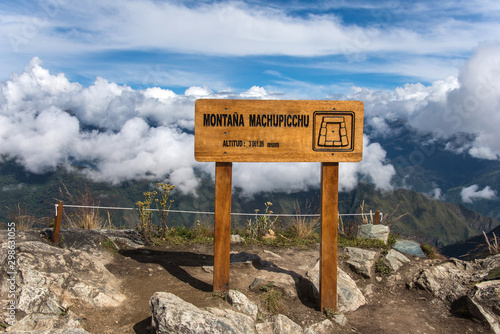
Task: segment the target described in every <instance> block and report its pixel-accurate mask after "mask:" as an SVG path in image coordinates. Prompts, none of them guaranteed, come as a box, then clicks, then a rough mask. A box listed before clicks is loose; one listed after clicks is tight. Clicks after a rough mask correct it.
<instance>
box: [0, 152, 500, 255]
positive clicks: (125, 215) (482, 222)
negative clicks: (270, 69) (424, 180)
mask: <svg viewBox="0 0 500 334" xmlns="http://www.w3.org/2000/svg"><path fill="white" fill-rule="evenodd" d="M198 176H200V177H201V184H200V186H199V188H198V189H197V195H196V196H192V195H183V194H181V193H180V192H178V191H174V192H173V193H172V197H171V198H172V199H173V200H174V203H173V205H172V209H174V210H187V211H208V212H212V211H213V210H214V183H213V181H212V180H210V179H209V178H208V177H206V176H205V177H203V176H202V175H198ZM155 182H157V180H142V181H133V182H125V183H123V184H120V185H111V184H108V183H98V182H93V181H91V180H89V179H87V178H85V177H84V176H82V175H81V174H80V173H78V172H68V171H66V170H64V169H58V170H57V171H56V172H53V173H47V174H45V175H42V176H39V175H34V174H29V173H25V172H23V171H22V169H21V168H20V167H19V166H17V164H15V163H14V162H12V161H7V162H4V163H1V164H0V191H1V196H0V222H7V221H9V220H10V219H11V218H10V217H9V211H12V209H14V208H16V207H17V205H18V204H19V205H20V206H21V207H22V208H23V209H25V211H26V213H27V214H29V215H32V216H35V217H37V218H38V219H39V221H40V222H41V224H42V223H43V222H44V220H43V217H48V219H50V218H51V217H53V215H54V204H55V203H56V202H57V200H63V201H64V203H65V205H68V204H82V203H81V202H78V198H79V194H84V193H86V192H89V193H90V195H91V198H92V199H93V203H94V204H98V205H100V206H112V207H124V208H134V207H135V204H134V203H135V202H137V201H140V200H143V192H145V191H151V190H155V189H154V183H155ZM65 189H68V191H69V192H70V193H71V194H73V199H71V198H70V197H69V196H67V194H66V190H65ZM240 193H241V190H238V189H236V190H235V191H234V193H233V198H232V212H246V213H254V212H255V209H259V210H260V211H259V212H263V211H264V209H265V206H264V203H265V202H267V201H271V202H272V203H273V206H272V207H271V209H272V210H273V211H274V212H276V213H295V206H296V204H297V203H298V204H299V206H300V211H301V213H318V212H319V205H318V204H319V198H320V194H319V191H318V190H307V191H303V192H298V193H291V194H290V193H261V194H257V195H255V197H253V198H247V197H242V196H240V195H239V194H240ZM75 200H76V202H75ZM363 203H364V212H369V211H370V210H372V212H375V211H377V210H379V211H381V212H382V213H383V214H384V215H385V217H386V218H385V219H386V223H387V224H389V225H390V227H391V230H392V232H393V233H395V234H398V233H399V234H401V235H402V236H405V237H413V238H416V239H417V240H419V241H424V242H427V243H431V244H434V245H437V246H443V245H448V244H451V243H454V242H457V241H460V240H464V239H466V238H468V237H470V236H473V235H477V234H479V233H481V232H482V231H483V230H484V231H490V230H491V229H493V228H494V227H495V226H497V225H499V222H498V221H497V220H495V219H493V218H490V217H485V216H483V215H481V214H478V213H476V212H473V211H471V210H468V209H467V208H465V207H463V206H461V205H457V204H452V203H446V202H441V201H437V200H434V199H431V198H429V197H427V196H425V195H422V194H420V193H417V192H415V191H411V190H407V189H399V190H395V191H393V192H380V191H378V190H375V188H374V186H372V185H369V184H363V183H361V184H359V185H358V187H357V188H356V189H355V190H354V191H350V192H342V193H340V194H339V212H341V213H358V212H359V210H360V207H361V206H362V204H363ZM86 204H90V203H86ZM153 208H154V206H153ZM72 210H74V209H70V208H66V209H65V213H66V214H67V215H68V216H71V214H72V212H73V211H72ZM395 210H396V212H394V211H395ZM108 212H109V214H110V216H109V217H110V218H111V220H112V222H113V224H115V225H116V226H119V227H134V226H136V224H137V221H138V218H137V212H136V211H131V210H110V211H107V210H102V217H103V219H107V218H108V216H107V215H108ZM402 214H405V215H404V216H403V217H401V218H400V219H399V220H397V221H394V218H395V217H397V216H400V215H402ZM249 218H251V217H233V220H234V223H235V224H244V223H245V222H246V220H247V219H249ZM196 220H200V221H202V222H207V223H213V215H209V214H197V215H191V214H174V213H172V214H170V215H169V218H168V221H169V225H172V224H182V225H187V226H191V225H192V224H194V223H195V222H196ZM343 220H344V223H345V224H346V225H349V224H353V223H359V221H360V219H359V217H344V219H343ZM288 222H289V219H285V218H284V219H281V223H282V224H287V223H288Z"/></svg>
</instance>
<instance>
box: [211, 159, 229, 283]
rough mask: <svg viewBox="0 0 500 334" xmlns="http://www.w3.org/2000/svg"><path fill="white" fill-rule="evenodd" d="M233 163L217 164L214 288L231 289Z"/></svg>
mask: <svg viewBox="0 0 500 334" xmlns="http://www.w3.org/2000/svg"><path fill="white" fill-rule="evenodd" d="M231 185H232V163H230V162H217V163H216V164H215V227H214V281H213V290H214V291H219V292H225V291H227V290H228V289H229V257H230V242H231V239H230V234H231Z"/></svg>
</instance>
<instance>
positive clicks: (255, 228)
mask: <svg viewBox="0 0 500 334" xmlns="http://www.w3.org/2000/svg"><path fill="white" fill-rule="evenodd" d="M264 204H265V206H266V209H265V212H264V214H263V215H261V216H257V217H256V218H255V219H249V220H248V223H247V230H246V233H247V234H248V236H249V237H250V238H253V239H257V238H260V237H263V236H264V235H266V234H267V233H269V231H270V230H271V231H274V230H275V227H276V226H275V225H276V221H277V220H278V217H274V218H272V217H271V216H270V215H271V214H272V213H273V211H271V210H269V208H270V207H271V206H272V205H273V203H271V202H266V203H264ZM255 212H259V210H258V209H256V210H255Z"/></svg>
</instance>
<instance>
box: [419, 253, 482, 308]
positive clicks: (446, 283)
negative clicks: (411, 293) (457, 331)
mask: <svg viewBox="0 0 500 334" xmlns="http://www.w3.org/2000/svg"><path fill="white" fill-rule="evenodd" d="M483 272H484V269H483V267H482V266H481V265H480V264H478V263H473V262H466V261H460V260H457V259H451V260H450V261H447V262H444V263H441V264H439V265H435V266H432V267H428V268H426V269H424V270H422V271H421V272H420V273H419V274H418V275H417V277H416V278H414V280H413V281H414V283H415V285H416V286H417V287H419V288H421V289H424V290H427V291H429V292H430V293H432V294H433V295H434V296H435V297H437V298H439V299H441V300H444V301H448V302H451V303H452V302H455V301H456V300H458V299H459V298H461V297H463V296H465V295H466V294H467V292H468V291H469V289H470V287H471V282H472V281H477V280H480V279H478V277H479V276H481V275H482V273H483Z"/></svg>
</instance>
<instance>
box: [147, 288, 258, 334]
mask: <svg viewBox="0 0 500 334" xmlns="http://www.w3.org/2000/svg"><path fill="white" fill-rule="evenodd" d="M149 305H150V306H151V312H152V314H153V318H152V325H153V327H155V329H156V333H157V334H160V333H179V334H181V333H184V334H188V333H189V334H191V333H193V334H194V333H207V334H210V333H242V334H243V333H255V325H254V320H253V319H252V318H251V317H250V316H248V315H246V314H243V313H239V312H235V311H232V310H219V309H214V308H210V309H206V310H202V309H199V308H197V307H196V306H194V305H193V304H191V303H188V302H185V301H184V300H182V299H181V298H179V297H177V296H175V295H173V294H171V293H168V292H156V293H155V294H154V295H153V296H152V297H151V299H150V301H149Z"/></svg>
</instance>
